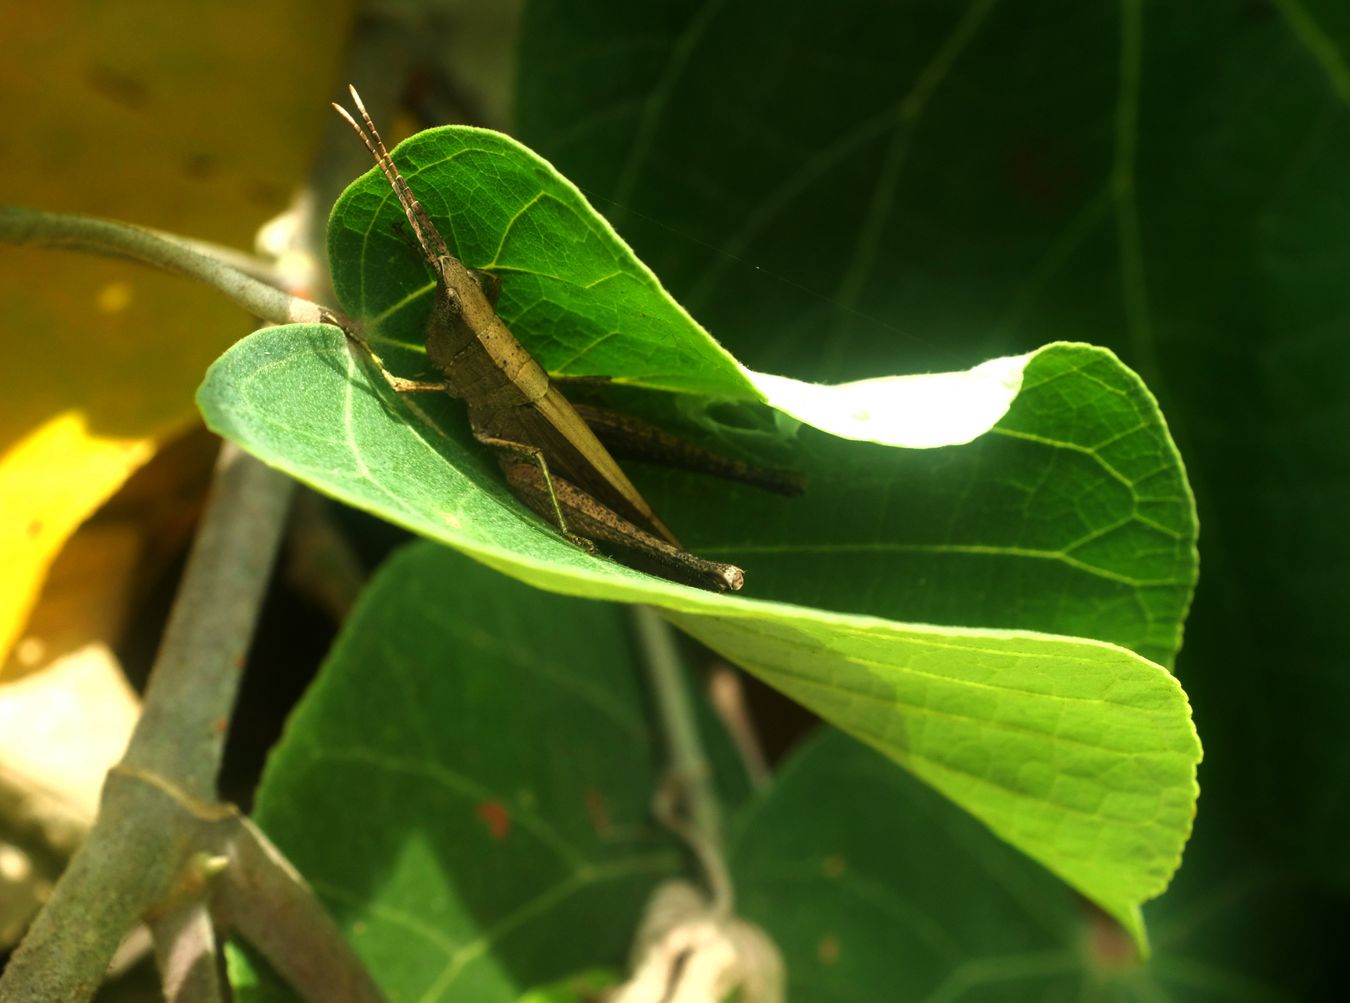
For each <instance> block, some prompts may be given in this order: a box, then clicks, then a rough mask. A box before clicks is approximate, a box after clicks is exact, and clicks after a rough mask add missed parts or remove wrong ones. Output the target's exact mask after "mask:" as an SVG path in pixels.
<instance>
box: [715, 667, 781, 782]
mask: <svg viewBox="0 0 1350 1003" xmlns="http://www.w3.org/2000/svg"><path fill="white" fill-rule="evenodd" d="M708 700H709V702H710V703H711V704H712V709H713V712H714V713H716V714H717V718H718V720H719V721H721V722H722V727H724V728H725V729H726V730H727V734H728V735H730V736H731V742H732V744H733V745H735V746H736V751H737V752H738V753H739V754H740V757H741V765H742V766H744V767H745V775H746V777H747V778H749V780H750V786H751V787H753V788H754V789H755V790H763V789H764V788H765V787H767V786H768V784H769V781H770V780H771V779H772V773H771V771H770V769H769V760H768V758H767V757H766V756H765V755H764V746H763V743H761V742H760V740H759V734H758V733H757V732H756V731H755V722H754V721H753V720H752V719H751V716H750V708H749V706H747V704H746V702H745V684H744V683H743V681H742V679H741V675H740V673H739V671H738V670H736V669H735V668H733V667H732V666H730V665H727V664H724V663H718V664H717V665H714V666H713V667H712V671H711V672H709V674H708Z"/></svg>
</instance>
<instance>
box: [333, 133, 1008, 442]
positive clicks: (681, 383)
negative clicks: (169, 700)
mask: <svg viewBox="0 0 1350 1003" xmlns="http://www.w3.org/2000/svg"><path fill="white" fill-rule="evenodd" d="M393 156H394V158H395V160H396V161H397V163H398V164H399V166H400V170H401V171H402V173H403V175H404V178H405V180H406V181H407V182H408V184H409V186H410V187H411V188H412V189H413V191H414V192H415V193H416V194H417V195H418V197H419V199H420V200H421V201H422V203H423V204H424V206H425V207H426V208H427V210H428V212H430V213H431V215H432V216H433V218H435V220H436V222H437V226H438V228H439V229H440V231H441V233H442V236H444V237H445V239H446V242H447V243H448V244H449V245H450V249H451V251H453V252H454V253H455V255H456V257H458V258H459V259H460V260H461V261H463V262H464V263H465V264H467V265H469V267H471V268H480V269H483V270H485V271H491V272H494V273H496V274H498V275H499V276H502V277H504V278H506V279H509V281H507V282H504V289H503V296H502V299H501V302H500V303H499V304H498V309H499V311H500V312H501V315H502V317H503V318H504V319H505V320H506V322H507V324H508V325H510V326H512V327H514V328H519V329H522V330H528V331H529V332H530V335H531V337H530V348H531V350H532V351H533V353H534V354H535V356H536V357H537V358H538V359H539V361H540V362H541V363H542V364H543V365H544V367H545V368H546V369H548V370H549V371H550V372H553V373H556V374H559V375H597V374H598V375H604V376H608V377H612V378H614V379H615V380H617V381H619V382H624V383H631V384H635V385H639V386H646V387H653V388H660V389H667V390H681V391H686V392H691V393H698V394H704V395H707V396H721V397H729V398H744V399H751V400H759V401H762V402H766V403H768V404H771V405H773V406H775V407H777V408H779V409H780V410H782V411H784V412H786V413H788V414H791V415H793V416H794V417H797V418H799V419H801V420H802V421H805V422H807V423H809V424H812V425H815V426H816V427H818V428H822V429H825V430H826V431H830V432H832V433H834V434H836V435H844V436H847V437H849V438H853V439H863V440H867V441H872V442H882V443H886V444H888V445H901V446H940V445H948V444H952V443H961V442H969V441H970V440H971V439H973V438H975V436H977V435H980V434H981V433H983V432H985V431H987V430H988V429H989V428H990V427H992V426H993V424H994V422H996V421H997V420H998V419H999V418H1000V417H1002V415H1003V414H1004V412H1006V411H1007V409H1008V405H1009V404H1010V403H1011V402H1012V399H1013V398H1014V397H1015V396H1016V395H1017V390H1018V387H1019V386H1020V383H1021V376H1022V368H1023V366H1024V364H1025V362H1026V359H1025V358H1022V357H1017V358H1012V359H1005V360H995V361H994V362H992V363H985V364H984V365H983V366H981V367H979V368H978V369H977V370H976V371H974V372H970V373H950V374H943V375H941V376H937V377H930V376H906V377H883V378H881V379H871V380H867V381H865V383H862V384H858V383H854V384H849V385H844V386H837V387H825V386H818V385H815V384H807V383H801V382H798V381H796V380H791V379H786V378H784V377H780V376H770V375H766V374H763V373H755V372H751V371H750V370H747V369H744V368H743V367H741V366H739V364H738V363H736V361H735V360H734V359H732V358H731V356H729V355H728V354H727V353H726V351H725V350H724V349H722V347H721V346H720V345H718V344H717V343H716V342H715V341H714V340H713V339H712V338H711V337H709V335H708V333H707V332H706V331H704V330H703V329H702V328H701V327H699V326H698V324H697V323H696V322H695V321H694V320H693V318H692V317H690V316H689V315H688V314H687V313H686V312H685V311H684V310H683V309H682V308H681V307H680V306H679V304H678V303H676V302H675V301H674V300H673V299H671V298H670V296H668V295H667V294H666V292H665V290H664V289H662V288H661V285H660V282H659V281H658V280H657V278H656V276H655V275H653V274H652V273H651V271H650V270H649V269H648V268H647V267H646V266H645V265H644V264H643V263H642V262H641V261H639V260H638V259H637V258H636V257H635V256H634V255H633V253H632V251H631V250H629V248H628V246H627V245H626V244H624V243H623V241H621V240H620V239H619V238H618V236H617V235H616V234H615V233H614V231H613V229H612V228H611V227H610V226H609V224H608V223H607V222H606V221H605V220H604V218H603V217H602V216H600V215H599V214H597V213H596V212H595V211H594V210H593V209H592V208H591V207H590V205H589V203H587V202H586V200H585V198H584V197H583V196H582V194H581V192H580V191H578V190H577V189H576V187H575V186H574V185H572V184H571V183H570V182H569V181H568V180H567V179H566V178H564V177H562V176H561V175H560V174H558V173H557V172H556V171H554V170H553V168H552V166H551V165H550V164H548V163H547V162H546V161H544V160H542V159H540V158H539V157H538V156H536V155H535V154H534V153H533V152H531V151H530V150H528V149H527V148H525V147H523V146H521V145H520V144H519V143H517V142H515V141H514V140H513V139H511V138H510V137H508V136H503V135H501V134H500V133H496V132H490V131H488V130H484V129H472V128H467V127H464V126H451V127H446V128H441V129H429V130H426V131H425V132H420V133H418V134H417V135H416V136H413V137H412V138H411V139H409V140H407V141H406V142H404V143H401V144H400V145H399V146H398V148H397V149H396V150H395V151H394V154H393ZM447 193H455V198H454V201H453V202H451V201H450V199H449V198H448V197H447ZM407 233H408V224H407V222H406V217H405V214H404V211H403V209H402V208H401V207H400V205H399V202H398V200H397V199H396V198H395V197H394V193H393V190H392V188H391V187H390V185H389V182H388V181H387V180H386V179H385V177H384V175H383V173H381V172H380V171H379V170H378V169H376V168H372V169H371V170H370V171H368V172H367V173H366V174H365V175H364V176H363V177H361V178H359V179H358V180H357V181H355V182H353V183H352V185H350V186H349V187H348V188H347V190H346V191H345V192H344V193H343V194H342V197H341V198H340V199H338V202H337V204H336V205H334V206H333V213H332V217H331V219H330V220H329V229H328V249H329V258H330V261H331V263H332V273H333V285H334V288H335V289H336V290H337V293H338V297H339V299H340V300H341V302H342V305H343V307H344V308H345V309H346V310H347V311H348V312H349V313H350V314H351V315H352V316H355V317H360V318H363V319H365V320H367V321H368V324H369V330H368V337H369V338H370V339H371V340H373V341H375V342H377V343H379V344H381V345H383V346H387V347H390V348H392V349H394V353H393V355H392V356H391V358H393V359H394V360H395V362H396V363H397V362H398V361H401V359H400V357H401V356H404V355H412V356H416V355H418V354H419V353H421V352H422V351H423V348H422V340H423V331H424V330H425V325H426V319H427V314H428V311H429V310H430V307H431V302H432V298H433V297H432V293H433V290H434V288H435V286H434V284H432V283H431V282H430V280H429V278H428V272H427V269H426V267H425V265H424V264H423V257H422V253H421V251H420V250H419V249H418V248H417V247H416V246H415V245H414V244H413V243H412V242H411V238H410V236H403V235H404V234H407ZM423 364H425V363H423Z"/></svg>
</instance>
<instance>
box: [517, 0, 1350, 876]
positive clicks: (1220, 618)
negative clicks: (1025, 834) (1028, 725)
mask: <svg viewBox="0 0 1350 1003" xmlns="http://www.w3.org/2000/svg"><path fill="white" fill-rule="evenodd" d="M1348 13H1350V5H1347V4H1345V3H1344V2H1343V0H1275V2H1268V3H1259V2H1253V3H1245V2H1231V0H1188V2H1185V3H1165V2H1145V0H1123V2H1122V0H1082V2H1078V3H1074V4H1067V5H1066V4H1063V3H1060V2H1057V0H1023V2H1019V3H1015V4H1014V3H989V2H986V0H977V2H972V3H948V4H943V3H930V2H920V0H896V2H893V3H885V4H881V3H874V2H870V0H843V2H841V3H837V4H832V5H831V8H830V15H829V16H828V17H821V16H819V12H818V8H817V7H816V6H813V5H811V4H809V3H800V2H788V3H783V4H780V5H778V6H777V7H776V8H775V15H774V23H773V30H772V31H771V32H766V31H765V30H764V22H763V13H762V11H761V10H760V9H759V8H758V7H757V6H756V5H754V4H736V3H723V4H708V5H698V6H689V5H680V4H631V3H624V2H621V0H608V2H604V0H600V2H593V3H589V4H585V5H582V6H578V5H576V4H570V3H559V2H556V0H532V2H531V3H530V4H528V5H527V6H526V8H525V16H524V18H523V21H522V29H521V53H520V67H521V72H520V82H519V99H518V114H517V119H516V121H517V125H518V129H517V135H519V136H520V137H521V138H522V139H523V140H524V141H525V142H527V143H529V144H530V145H531V146H533V147H534V148H535V149H537V150H538V151H540V153H542V154H543V155H544V156H546V157H548V158H549V160H550V161H551V162H553V163H554V164H555V165H557V167H558V168H559V169H560V170H562V171H564V172H565V173H566V174H567V175H568V176H569V177H570V178H572V179H573V180H574V181H575V182H576V183H577V184H579V185H581V186H582V187H583V188H584V189H585V190H586V192H587V194H588V196H589V198H590V199H591V201H592V202H594V203H595V204H596V205H597V206H599V207H601V208H602V209H603V210H604V211H605V212H606V213H607V215H609V217H610V218H611V220H612V222H613V223H614V225H615V227H616V228H617V229H618V230H619V232H620V233H621V234H622V235H623V237H624V238H625V240H627V241H628V242H629V243H631V244H632V246H633V247H634V248H635V250H636V251H637V253H638V254H639V255H640V256H641V257H642V258H643V260H645V261H646V262H647V263H648V264H649V265H651V267H652V268H653V269H654V270H655V271H656V272H657V273H658V274H659V275H660V276H661V279H662V282H663V283H664V284H665V286H666V288H668V289H669V290H671V292H672V294H673V295H675V296H676V297H677V298H678V299H679V300H680V302H681V303H683V304H684V305H685V306H686V308H687V309H689V310H690V312H691V313H693V314H694V315H695V316H697V317H698V318H699V320H700V321H701V322H702V323H703V324H705V325H706V326H707V327H708V329H709V330H711V331H714V332H715V333H716V334H717V336H718V338H719V340H720V341H721V342H722V343H723V344H724V345H726V346H727V347H728V348H729V349H730V350H731V351H733V352H734V353H735V354H736V355H737V357H738V358H740V359H741V360H743V361H744V362H745V363H746V364H747V365H750V366H753V367H755V368H757V369H768V370H772V371H774V372H779V373H786V374H789V375H792V376H796V377H800V378H804V379H813V380H840V379H850V378H856V377H864V376H868V375H872V374H876V373H887V372H915V371H922V370H925V369H954V368H960V367H962V366H966V365H970V364H971V363H973V362H976V361H978V360H981V359H986V358H990V357H994V356H1001V355H1008V354H1012V353H1017V352H1023V351H1027V350H1028V349H1030V348H1033V347H1035V346H1037V345H1039V344H1042V343H1043V342H1045V341H1047V340H1054V339H1061V338H1062V339H1080V338H1089V339H1090V340H1092V341H1094V342H1097V343H1100V344H1104V345H1107V346H1109V347H1111V348H1112V349H1113V350H1114V351H1116V352H1117V353H1118V354H1119V355H1120V357H1121V358H1122V359H1123V360H1124V361H1125V363H1126V364H1127V365H1129V366H1131V367H1132V368H1134V369H1136V370H1137V371H1139V372H1140V373H1141V374H1142V375H1143V376H1144V378H1145V379H1146V380H1147V382H1148V384H1149V386H1150V387H1151V388H1152V389H1153V390H1154V391H1155V392H1156V393H1157V394H1158V396H1159V397H1160V399H1161V400H1162V403H1163V406H1164V408H1165V410H1166V413H1167V417H1168V421H1169V423H1170V425H1171V427H1172V429H1173V431H1174V433H1175V435H1176V438H1177V441H1178V443H1179V444H1180V446H1181V448H1182V453H1183V455H1184V456H1185V457H1186V463H1187V468H1188V470H1189V472H1190V475H1191V478H1192V481H1193V483H1194V485H1195V487H1196V492H1197V495H1198V496H1199V497H1198V501H1199V509H1200V515H1201V522H1202V523H1203V525H1204V526H1205V532H1204V534H1202V539H1201V552H1202V557H1203V563H1204V565H1205V567H1206V568H1207V569H1208V574H1207V577H1206V579H1205V584H1204V585H1203V586H1202V587H1201V589H1200V592H1199V593H1198V595H1197V598H1196V605H1195V610H1194V613H1193V615H1192V616H1191V618H1190V620H1189V622H1188V627H1187V644H1186V651H1185V653H1184V655H1183V658H1182V660H1181V661H1180V662H1179V663H1178V671H1179V672H1180V673H1181V675H1182V678H1183V679H1184V680H1185V682H1186V688H1187V690H1188V692H1189V693H1190V695H1191V699H1192V701H1193V703H1194V704H1195V707H1196V715H1197V721H1198V723H1199V725H1200V730H1201V732H1202V734H1204V736H1205V744H1206V749H1207V752H1208V756H1207V762H1206V767H1205V769H1204V772H1203V775H1202V777H1201V782H1202V785H1203V786H1204V789H1205V798H1204V805H1205V809H1204V810H1205V812H1207V813H1209V817H1210V819H1211V820H1212V824H1214V825H1217V826H1219V827H1220V828H1222V829H1224V830H1225V831H1229V832H1244V833H1250V834H1252V835H1253V837H1254V838H1255V836H1256V834H1258V833H1259V837H1260V839H1261V841H1262V845H1264V846H1265V847H1266V854H1267V860H1268V862H1269V864H1270V865H1271V866H1275V867H1283V866H1294V867H1299V868H1306V869H1307V871H1308V873H1309V874H1310V875H1312V876H1313V877H1315V878H1316V879H1317V880H1321V881H1324V882H1326V883H1327V884H1328V885H1329V886H1334V887H1336V888H1337V889H1338V890H1339V893H1340V894H1342V895H1350V854H1347V853H1346V852H1345V849H1344V842H1345V839H1344V834H1345V832H1346V831H1347V830H1350V799H1348V798H1339V797H1334V796H1329V795H1328V792H1329V791H1340V790H1345V789H1347V788H1350V756H1347V755H1345V754H1344V745H1345V740H1344V733H1345V722H1346V721H1347V720H1350V673H1347V672H1346V671H1345V666H1346V665H1347V664H1348V663H1350V617H1347V616H1345V614H1344V611H1345V610H1346V609H1347V608H1350V573H1347V569H1350V519H1347V518H1346V512H1347V510H1348V509H1350V394H1348V393H1347V387H1350V351H1347V350H1346V340H1347V332H1348V331H1350V282H1347V281H1346V263H1347V262H1348V261H1350V214H1348V213H1347V210H1348V208H1350V172H1348V171H1346V169H1345V165H1346V164H1347V163H1350V17H1348V16H1347V14H1348ZM1188 866H1189V865H1188Z"/></svg>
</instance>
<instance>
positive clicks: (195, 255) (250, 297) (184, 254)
mask: <svg viewBox="0 0 1350 1003" xmlns="http://www.w3.org/2000/svg"><path fill="white" fill-rule="evenodd" d="M0 241H4V242H5V243H10V244H28V245H32V246H34V247H49V248H60V249H65V250H71V251H90V252H93V253H95V254H105V255H111V256H113V257H120V258H131V259H132V260H135V261H142V262H145V263H146V264H150V265H155V266H157V267H159V268H163V269H164V270H166V271H170V272H176V273H178V274H180V275H188V276H191V277H192V278H196V279H200V280H201V281H203V282H205V283H207V284H208V285H211V286H214V287H215V288H216V289H219V290H220V291H221V292H223V293H225V295H227V296H229V297H230V298H231V299H233V300H234V301H235V302H236V303H238V304H239V305H240V306H242V307H243V308H244V309H245V310H247V311H248V312H249V313H251V314H253V315H254V316H255V317H261V318H262V319H263V320H270V321H272V322H273V323H274V324H322V323H335V322H336V320H337V318H336V315H335V314H334V313H333V312H332V311H330V310H327V309H325V308H324V307H321V306H319V305H318V304H317V303H311V302H310V301H309V300H306V299H301V298H300V297H298V296H291V295H289V294H288V293H284V292H282V291H281V290H280V289H276V288H274V287H272V286H269V285H267V283H265V282H259V281H258V280H257V279H255V278H253V277H252V276H250V275H246V274H245V273H244V272H242V271H240V270H239V269H238V268H235V267H233V266H232V265H229V264H227V263H226V262H225V261H223V260H221V259H220V258H216V257H212V256H211V255H209V254H204V253H203V252H202V251H200V250H197V249H196V248H194V247H190V246H188V244H187V243H185V242H180V241H178V240H176V239H174V238H171V237H167V236H161V235H160V234H157V233H153V232H151V231H149V230H145V229H142V228H141V227H139V226H132V225H130V224H128V223H117V222H114V221H113V220H108V219H98V218H96V217H94V216H81V215H78V214H75V213H62V212H42V211H40V210H37V209H23V208H20V207H17V206H0Z"/></svg>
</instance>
